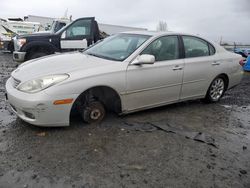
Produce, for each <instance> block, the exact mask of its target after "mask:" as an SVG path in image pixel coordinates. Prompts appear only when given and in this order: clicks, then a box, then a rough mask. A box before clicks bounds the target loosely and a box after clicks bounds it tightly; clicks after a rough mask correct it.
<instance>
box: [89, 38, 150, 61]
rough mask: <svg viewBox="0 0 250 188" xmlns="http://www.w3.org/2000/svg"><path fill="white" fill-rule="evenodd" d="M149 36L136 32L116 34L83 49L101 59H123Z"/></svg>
mask: <svg viewBox="0 0 250 188" xmlns="http://www.w3.org/2000/svg"><path fill="white" fill-rule="evenodd" d="M150 37H151V36H148V35H137V34H117V35H114V36H111V37H108V38H106V39H104V40H103V41H102V42H100V43H98V44H96V45H94V46H93V47H91V48H89V49H87V50H85V51H84V53H86V54H88V55H92V56H96V57H100V58H103V59H109V60H115V61H123V60H125V59H126V58H127V57H128V56H130V55H131V54H132V53H133V52H134V51H135V50H136V49H137V48H139V47H140V46H141V45H142V44H143V43H144V42H145V41H146V40H147V39H149V38H150Z"/></svg>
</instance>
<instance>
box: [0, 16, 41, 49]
mask: <svg viewBox="0 0 250 188" xmlns="http://www.w3.org/2000/svg"><path fill="white" fill-rule="evenodd" d="M39 27H40V24H39V23H37V22H25V21H23V20H22V19H20V18H8V20H5V19H1V18H0V43H1V44H0V50H2V51H9V52H13V51H14V43H13V41H12V38H13V37H14V36H16V35H19V34H27V33H33V32H37V31H39Z"/></svg>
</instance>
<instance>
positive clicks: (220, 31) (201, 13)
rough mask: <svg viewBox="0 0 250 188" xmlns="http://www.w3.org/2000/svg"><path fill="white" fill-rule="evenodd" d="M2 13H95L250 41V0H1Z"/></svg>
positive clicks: (112, 20) (105, 18)
mask: <svg viewBox="0 0 250 188" xmlns="http://www.w3.org/2000/svg"><path fill="white" fill-rule="evenodd" d="M0 7H1V11H0V17H2V18H7V17H22V18H23V17H24V16H27V15H38V16H47V17H62V16H63V15H64V12H65V10H66V9H67V8H68V15H72V16H73V19H76V18H79V17H86V16H95V17H96V20H97V21H98V22H100V23H107V24H117V25H125V26H135V27H144V28H148V29H150V30H154V29H156V26H157V23H158V22H159V21H160V20H161V21H166V22H167V24H168V28H169V30H172V31H179V32H188V33H193V34H199V35H201V36H205V37H207V38H209V39H212V40H214V41H217V42H218V41H219V40H220V38H221V37H222V39H223V41H229V42H233V41H235V42H241V43H248V44H250V0H35V1H31V0H1V1H0Z"/></svg>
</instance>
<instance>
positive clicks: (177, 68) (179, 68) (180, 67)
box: [172, 65, 183, 71]
mask: <svg viewBox="0 0 250 188" xmlns="http://www.w3.org/2000/svg"><path fill="white" fill-rule="evenodd" d="M182 69H183V67H182V66H179V65H176V66H175V67H174V68H172V70H174V71H175V70H182Z"/></svg>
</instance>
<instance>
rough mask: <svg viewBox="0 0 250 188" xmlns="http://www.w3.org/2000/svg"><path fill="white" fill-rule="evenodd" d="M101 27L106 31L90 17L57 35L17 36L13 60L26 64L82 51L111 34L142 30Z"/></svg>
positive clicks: (71, 25) (72, 24)
mask: <svg viewBox="0 0 250 188" xmlns="http://www.w3.org/2000/svg"><path fill="white" fill-rule="evenodd" d="M101 27H102V28H104V29H105V30H102V31H100V30H99V24H97V22H96V20H95V18H94V17H89V18H80V19H77V20H75V21H73V22H72V23H71V24H69V25H67V26H65V27H63V28H62V29H61V30H59V31H58V32H56V33H40V34H39V33H36V34H33V35H21V36H17V37H16V38H15V39H14V46H15V52H14V54H13V59H14V60H15V61H17V62H24V61H27V60H30V59H34V58H38V57H42V56H45V55H50V54H54V53H55V52H67V51H73V50H81V49H85V48H87V47H88V46H89V45H92V44H94V43H95V42H97V41H98V40H100V39H102V38H104V37H106V36H107V35H109V34H113V33H117V31H118V32H120V31H127V30H128V29H130V30H131V29H136V30H142V29H140V28H129V27H122V26H113V25H107V24H106V25H104V24H101ZM143 30H144V29H143ZM106 31H107V32H106Z"/></svg>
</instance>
